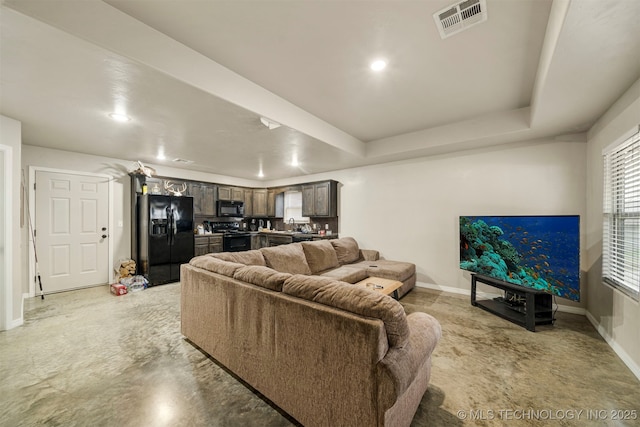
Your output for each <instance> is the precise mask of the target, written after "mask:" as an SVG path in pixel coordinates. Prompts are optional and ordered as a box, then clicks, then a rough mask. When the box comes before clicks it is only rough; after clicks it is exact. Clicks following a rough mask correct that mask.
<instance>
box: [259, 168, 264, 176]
mask: <svg viewBox="0 0 640 427" xmlns="http://www.w3.org/2000/svg"><path fill="white" fill-rule="evenodd" d="M258 178H264V172H262V169H260V172H258Z"/></svg>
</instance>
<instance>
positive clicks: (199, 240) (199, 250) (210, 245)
mask: <svg viewBox="0 0 640 427" xmlns="http://www.w3.org/2000/svg"><path fill="white" fill-rule="evenodd" d="M194 240H195V251H194V256H200V255H206V254H211V253H216V252H222V236H221V235H220V236H195V239H194Z"/></svg>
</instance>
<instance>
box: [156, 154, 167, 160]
mask: <svg viewBox="0 0 640 427" xmlns="http://www.w3.org/2000/svg"><path fill="white" fill-rule="evenodd" d="M166 158H167V156H165V155H164V153H163V152H160V153H158V155H157V156H156V159H158V160H165V159H166Z"/></svg>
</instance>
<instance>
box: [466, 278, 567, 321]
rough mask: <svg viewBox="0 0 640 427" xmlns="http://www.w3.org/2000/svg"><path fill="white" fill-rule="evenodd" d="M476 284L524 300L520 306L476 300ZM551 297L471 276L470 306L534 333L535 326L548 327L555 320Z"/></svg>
mask: <svg viewBox="0 0 640 427" xmlns="http://www.w3.org/2000/svg"><path fill="white" fill-rule="evenodd" d="M476 283H484V284H486V285H489V286H493V287H494V288H498V289H502V290H503V291H506V292H509V293H511V294H513V295H516V296H517V297H518V299H519V300H522V299H524V302H522V303H520V304H509V303H508V302H506V301H501V300H503V299H502V298H495V299H481V300H477V299H476ZM552 298H553V296H552V295H551V294H549V293H547V292H544V291H540V290H537V289H531V288H526V287H524V286H519V285H514V284H512V283H508V282H504V281H502V280H498V279H494V278H493V277H488V276H483V275H480V274H473V275H472V276H471V305H472V306H474V307H480V308H481V309H483V310H485V311H488V312H489V313H493V314H495V315H497V316H500V317H502V318H503V319H506V320H508V321H510V322H513V323H516V324H518V325H520V326H523V327H525V328H527V330H529V331H532V332H535V330H536V325H549V324H552V323H553V321H554V320H555V319H554V318H553V300H552Z"/></svg>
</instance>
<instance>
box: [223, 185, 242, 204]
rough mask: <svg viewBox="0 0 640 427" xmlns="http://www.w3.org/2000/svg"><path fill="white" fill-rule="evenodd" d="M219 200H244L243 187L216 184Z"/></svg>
mask: <svg viewBox="0 0 640 427" xmlns="http://www.w3.org/2000/svg"><path fill="white" fill-rule="evenodd" d="M218 199H219V200H235V201H242V200H244V189H243V188H240V187H226V186H218Z"/></svg>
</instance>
